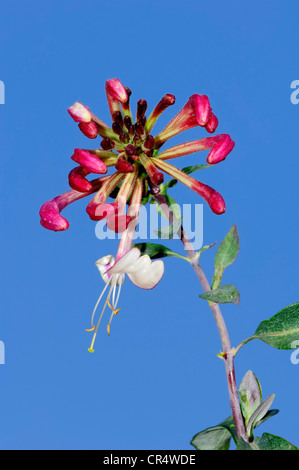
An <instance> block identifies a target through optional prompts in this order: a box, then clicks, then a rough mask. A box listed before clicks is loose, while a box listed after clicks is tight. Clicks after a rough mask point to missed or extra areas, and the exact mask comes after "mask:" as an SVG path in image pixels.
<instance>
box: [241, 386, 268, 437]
mask: <svg viewBox="0 0 299 470" xmlns="http://www.w3.org/2000/svg"><path fill="white" fill-rule="evenodd" d="M274 398H275V395H274V393H272V394H271V395H269V396H268V398H266V400H264V401H263V403H261V404H260V405H259V406H258V408H257V409H256V410H255V411H254V413H252V415H251V416H250V419H249V421H248V424H247V426H246V433H247V436H248V437H251V436H253V429H254V428H255V426H256V425H257V423H258V422H259V421H261V420H262V419H263V418H264V416H265V415H266V413H267V412H268V410H269V408H270V406H271V405H272V403H273V400H274Z"/></svg>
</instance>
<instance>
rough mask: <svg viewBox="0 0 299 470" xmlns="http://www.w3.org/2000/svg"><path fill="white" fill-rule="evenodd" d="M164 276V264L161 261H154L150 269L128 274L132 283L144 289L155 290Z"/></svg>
mask: <svg viewBox="0 0 299 470" xmlns="http://www.w3.org/2000/svg"><path fill="white" fill-rule="evenodd" d="M163 274H164V263H163V261H161V260H157V261H154V262H153V263H152V265H151V266H150V268H149V269H145V270H140V271H136V272H134V273H128V277H129V279H130V281H132V282H133V284H135V285H136V286H138V287H141V288H142V289H153V287H155V286H156V285H157V284H158V282H159V281H160V280H161V278H162V276H163Z"/></svg>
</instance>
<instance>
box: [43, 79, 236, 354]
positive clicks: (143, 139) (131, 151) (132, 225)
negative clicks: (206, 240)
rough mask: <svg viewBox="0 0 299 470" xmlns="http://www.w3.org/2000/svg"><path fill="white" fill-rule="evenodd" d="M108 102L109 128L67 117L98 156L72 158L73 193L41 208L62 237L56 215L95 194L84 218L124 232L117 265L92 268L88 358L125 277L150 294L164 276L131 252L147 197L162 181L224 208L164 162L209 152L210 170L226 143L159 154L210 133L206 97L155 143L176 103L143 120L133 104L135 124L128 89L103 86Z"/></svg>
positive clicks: (83, 153)
mask: <svg viewBox="0 0 299 470" xmlns="http://www.w3.org/2000/svg"><path fill="white" fill-rule="evenodd" d="M106 94H107V100H108V105H109V109H110V113H111V117H112V125H111V127H109V126H107V125H106V124H105V123H104V122H102V121H101V120H100V119H99V118H97V117H96V116H95V115H94V114H93V113H92V112H91V111H90V109H89V108H88V107H87V106H84V105H83V104H82V103H79V102H76V103H75V104H73V106H71V107H70V108H69V109H68V112H69V114H70V116H71V117H72V118H73V119H74V121H75V122H77V123H78V126H79V129H80V130H81V132H83V134H84V135H85V136H86V137H88V138H89V139H96V138H97V137H98V136H100V138H101V143H100V148H97V149H94V150H92V149H91V150H90V149H78V148H76V149H75V150H74V153H73V155H72V157H71V158H72V160H73V161H75V162H76V163H77V164H78V166H76V167H75V168H73V169H72V170H71V172H70V173H69V185H70V187H71V190H69V191H67V192H65V193H63V194H61V195H60V196H57V197H55V198H54V199H52V200H51V201H48V202H46V203H45V204H43V206H42V207H41V209H40V217H41V224H42V225H43V227H45V228H47V229H50V230H54V231H62V230H66V229H67V228H68V227H69V223H68V221H67V220H66V219H65V218H64V217H63V216H62V215H61V211H62V210H63V209H64V208H65V207H66V206H68V205H69V204H71V203H72V202H75V201H77V200H79V199H82V198H84V197H86V196H89V195H92V194H94V196H93V197H92V199H91V201H90V202H89V203H88V205H87V207H86V211H87V214H88V215H89V217H90V218H91V219H92V220H102V219H106V222H107V227H108V228H109V229H110V230H114V231H115V232H117V233H118V232H122V236H121V240H120V244H119V247H118V251H117V254H116V257H115V258H114V257H113V256H112V255H107V256H104V257H102V258H100V259H99V260H98V261H96V266H97V268H98V269H99V271H100V274H101V276H102V278H103V280H104V282H105V287H104V289H103V290H102V292H101V294H100V296H99V299H98V301H97V302H96V305H95V308H94V310H93V313H92V317H91V327H90V328H89V329H88V330H87V331H92V332H93V337H92V341H91V345H90V348H89V351H90V352H93V351H94V349H93V348H94V342H95V338H96V335H97V332H98V329H99V325H100V322H101V319H102V316H103V314H104V312H105V310H106V308H107V307H108V308H110V309H111V311H112V312H111V316H110V320H109V323H108V326H107V331H108V334H110V325H111V321H112V318H113V317H114V316H115V315H117V313H118V312H119V310H120V309H119V308H117V305H118V300H119V296H120V290H121V286H122V284H123V282H124V280H125V276H126V275H127V276H128V277H129V279H130V280H131V281H132V282H133V283H134V284H135V285H136V286H138V287H140V288H142V289H152V288H153V287H155V286H156V285H157V284H158V282H160V280H161V278H162V276H163V273H164V263H163V261H162V260H156V261H153V262H152V260H151V259H150V258H149V256H148V255H143V256H141V253H140V251H139V249H138V248H137V247H135V248H132V241H133V238H134V233H135V229H136V225H137V223H138V216H139V210H140V206H141V204H142V198H143V197H145V196H147V195H148V193H149V192H151V193H152V194H154V195H156V194H158V193H159V191H160V185H161V184H162V183H163V181H164V173H166V174H168V175H170V176H172V177H173V178H175V179H176V180H178V181H180V182H182V183H183V184H185V185H186V186H188V187H189V188H190V189H192V190H194V191H195V192H196V193H198V194H199V195H200V196H201V197H202V198H203V199H204V200H205V201H206V202H207V203H208V205H209V206H210V208H211V210H212V211H213V212H214V213H215V214H222V213H223V212H224V211H225V203H224V200H223V198H222V196H221V195H220V194H219V193H218V192H217V191H216V190H215V189H213V188H211V187H210V186H208V185H206V184H204V183H201V182H200V181H197V180H196V179H194V178H192V177H191V176H190V175H188V174H186V173H184V172H183V171H181V170H179V169H177V168H176V167H174V166H173V165H171V164H170V163H168V162H167V161H166V160H171V159H173V158H176V157H180V156H184V155H188V154H191V153H195V152H198V151H200V150H210V152H209V154H208V156H207V162H208V163H209V164H211V165H214V164H216V163H219V162H221V161H222V160H224V159H225V158H226V157H227V155H228V154H229V152H230V151H231V150H232V149H233V147H234V142H233V141H232V140H231V138H230V136H229V135H227V134H219V135H216V136H210V137H205V138H203V139H200V140H195V141H192V142H187V143H184V144H180V145H176V146H175V147H171V148H169V149H167V150H164V151H161V148H162V146H163V145H164V144H165V142H167V141H168V140H169V139H170V138H171V137H173V136H175V135H177V134H179V133H180V132H183V131H185V130H187V129H190V128H192V127H195V126H201V127H204V128H205V129H206V130H207V132H208V133H210V134H213V133H214V132H215V130H216V128H217V125H218V119H217V117H216V116H215V114H214V113H213V112H212V108H211V106H210V102H209V99H208V97H207V96H205V95H197V94H195V95H192V96H191V97H190V98H189V100H188V101H187V103H186V104H185V106H184V107H183V108H182V109H181V111H180V112H179V113H178V114H177V115H176V116H175V117H174V118H173V119H172V121H170V123H169V124H168V125H167V126H166V127H165V128H164V129H163V130H162V131H161V132H160V133H159V134H158V135H156V136H153V134H152V129H153V127H154V125H155V123H156V121H157V119H158V117H159V116H160V115H161V113H162V112H163V111H165V109H166V108H168V107H169V106H171V105H173V104H174V102H175V97H174V96H173V95H171V94H166V95H165V96H163V98H162V99H161V100H160V101H159V103H158V104H157V105H156V107H155V108H154V110H153V111H152V112H151V113H150V114H149V116H148V117H146V111H147V102H146V101H145V100H144V99H141V100H139V101H138V103H137V110H136V119H135V120H134V119H133V116H132V111H131V107H130V96H131V91H130V90H129V88H127V87H124V86H123V85H122V83H121V82H120V81H119V80H118V79H111V80H107V82H106ZM109 167H114V168H115V170H116V171H115V172H113V173H112V174H110V175H107V172H108V168H109ZM91 173H94V174H96V175H98V176H97V178H95V179H93V180H91V181H90V180H89V179H87V176H88V175H90V174H91ZM99 175H102V176H99ZM103 175H104V176H103ZM109 197H111V198H114V201H113V202H107V200H108V198H109ZM127 204H128V209H127V211H126V207H127ZM105 292H106V294H107V297H106V300H105V301H104V302H103V307H102V312H101V314H100V316H99V319H98V321H97V323H95V322H94V317H95V313H96V311H97V308H98V306H99V304H100V301H102V298H103V296H104V294H105Z"/></svg>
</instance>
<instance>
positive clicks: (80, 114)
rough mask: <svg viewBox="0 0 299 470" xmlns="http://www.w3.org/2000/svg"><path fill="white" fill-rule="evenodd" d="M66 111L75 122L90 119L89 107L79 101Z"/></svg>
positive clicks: (88, 120)
mask: <svg viewBox="0 0 299 470" xmlns="http://www.w3.org/2000/svg"><path fill="white" fill-rule="evenodd" d="M68 113H69V114H70V116H71V117H72V118H73V119H74V121H75V122H90V121H91V119H92V117H91V113H90V111H89V109H88V108H87V107H86V106H84V105H83V104H82V103H79V101H76V103H74V104H73V105H72V106H70V108H68Z"/></svg>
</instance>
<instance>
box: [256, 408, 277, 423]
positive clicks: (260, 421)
mask: <svg viewBox="0 0 299 470" xmlns="http://www.w3.org/2000/svg"><path fill="white" fill-rule="evenodd" d="M277 413H279V410H277V409H273V410H269V411H267V413H266V414H265V416H264V417H263V418H262V419H260V420H259V421H258V423H256V425H255V426H256V427H257V426H259V425H260V424H262V423H264V422H265V421H267V419H269V418H272V416H275V415H277Z"/></svg>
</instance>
